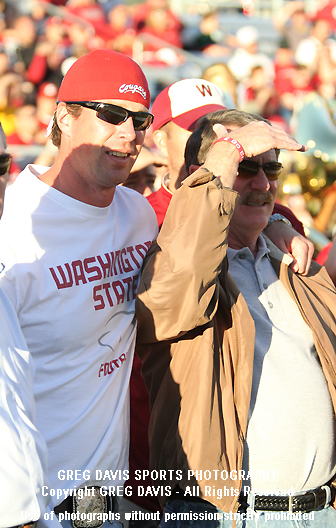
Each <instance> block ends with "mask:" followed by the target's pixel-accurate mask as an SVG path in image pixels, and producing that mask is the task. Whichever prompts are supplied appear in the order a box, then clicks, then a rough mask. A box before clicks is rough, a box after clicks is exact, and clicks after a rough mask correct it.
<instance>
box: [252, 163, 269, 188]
mask: <svg viewBox="0 0 336 528" xmlns="http://www.w3.org/2000/svg"><path fill="white" fill-rule="evenodd" d="M251 188H252V189H256V190H258V191H262V192H265V191H268V190H269V189H270V188H271V185H270V182H269V179H268V178H267V176H266V174H265V172H264V170H263V168H262V167H259V170H258V172H257V174H256V175H255V176H254V177H253V178H251Z"/></svg>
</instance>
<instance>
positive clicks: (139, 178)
mask: <svg viewBox="0 0 336 528" xmlns="http://www.w3.org/2000/svg"><path fill="white" fill-rule="evenodd" d="M166 169H167V159H166V158H165V156H162V154H160V153H159V152H158V151H157V150H156V149H155V148H149V147H147V146H146V145H143V147H142V149H141V152H140V154H139V156H138V158H137V160H136V162H135V163H134V165H133V167H132V169H131V172H130V175H129V176H128V178H127V180H126V181H125V183H123V185H124V186H125V187H129V188H130V189H134V190H135V191H137V192H139V193H140V194H142V195H143V196H146V197H147V196H149V195H150V194H151V193H152V192H154V191H155V190H157V188H158V187H159V186H160V183H161V176H162V172H163V171H165V170H166Z"/></svg>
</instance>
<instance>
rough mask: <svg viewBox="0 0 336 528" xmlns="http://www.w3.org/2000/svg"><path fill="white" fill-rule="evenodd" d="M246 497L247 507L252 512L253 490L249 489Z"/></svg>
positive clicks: (253, 503) (253, 504)
mask: <svg viewBox="0 0 336 528" xmlns="http://www.w3.org/2000/svg"><path fill="white" fill-rule="evenodd" d="M246 498H247V509H248V510H250V511H253V512H254V507H255V493H254V492H253V491H249V492H248V494H247V497H246Z"/></svg>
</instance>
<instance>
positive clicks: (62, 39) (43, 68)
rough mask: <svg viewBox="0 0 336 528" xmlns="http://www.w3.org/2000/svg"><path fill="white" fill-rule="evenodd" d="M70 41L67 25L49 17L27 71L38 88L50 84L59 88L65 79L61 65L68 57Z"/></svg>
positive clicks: (55, 17)
mask: <svg viewBox="0 0 336 528" xmlns="http://www.w3.org/2000/svg"><path fill="white" fill-rule="evenodd" d="M68 46H69V40H68V37H67V34H66V25H65V23H64V22H63V20H62V19H61V18H60V17H57V16H52V17H48V18H47V19H46V21H45V32H44V34H43V35H42V36H41V37H40V38H39V40H38V42H37V44H36V48H35V52H34V55H33V57H32V60H31V63H30V65H29V67H28V69H27V76H26V77H27V79H28V80H29V81H31V82H32V83H34V84H35V85H36V86H38V85H39V84H41V83H45V82H50V83H54V84H56V85H57V86H59V85H60V84H61V81H62V79H63V75H62V71H61V65H62V63H63V61H64V59H65V58H66V56H67V49H68Z"/></svg>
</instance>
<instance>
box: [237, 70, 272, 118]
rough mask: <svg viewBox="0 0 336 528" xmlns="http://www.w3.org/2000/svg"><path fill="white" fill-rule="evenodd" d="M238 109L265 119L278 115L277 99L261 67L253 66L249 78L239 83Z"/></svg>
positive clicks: (270, 81) (270, 82)
mask: <svg viewBox="0 0 336 528" xmlns="http://www.w3.org/2000/svg"><path fill="white" fill-rule="evenodd" d="M240 108H241V110H244V111H245V112H250V113H253V114H259V115H261V116H262V117H265V118H267V119H269V118H270V117H271V116H273V115H275V114H278V112H279V97H278V94H277V91H276V88H275V85H274V82H273V81H272V80H270V79H268V78H267V75H266V72H265V69H264V67H263V66H254V67H253V68H252V70H251V75H250V76H249V78H248V79H246V80H245V81H244V82H242V83H241V102H240Z"/></svg>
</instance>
